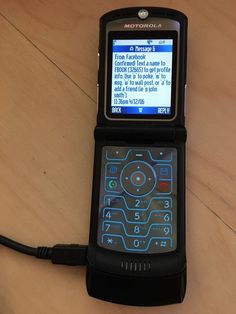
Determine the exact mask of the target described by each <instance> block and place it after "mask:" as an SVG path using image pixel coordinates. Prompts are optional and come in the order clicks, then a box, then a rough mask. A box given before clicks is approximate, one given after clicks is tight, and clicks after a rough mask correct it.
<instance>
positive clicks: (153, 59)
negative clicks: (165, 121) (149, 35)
mask: <svg viewBox="0 0 236 314" xmlns="http://www.w3.org/2000/svg"><path fill="white" fill-rule="evenodd" d="M172 59H173V39H113V40H112V80H111V113H112V114H125V115H126V114H135V115H136V114H139V115H142V114H154V115H155V114H157V115H169V114H171V87H172V86H171V85H172V83H171V82H172Z"/></svg>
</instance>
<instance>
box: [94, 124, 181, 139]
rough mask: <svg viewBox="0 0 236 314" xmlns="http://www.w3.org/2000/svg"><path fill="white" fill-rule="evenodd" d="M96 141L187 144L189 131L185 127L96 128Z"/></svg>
mask: <svg viewBox="0 0 236 314" xmlns="http://www.w3.org/2000/svg"><path fill="white" fill-rule="evenodd" d="M94 136H95V139H106V140H124V141H145V142H156V141H158V142H164V141H165V142H185V141H186V139H187V131H186V128H185V127H152V126H149V127H134V126H132V127H124V126H122V127H118V126H106V127H100V126H96V128H95V130H94Z"/></svg>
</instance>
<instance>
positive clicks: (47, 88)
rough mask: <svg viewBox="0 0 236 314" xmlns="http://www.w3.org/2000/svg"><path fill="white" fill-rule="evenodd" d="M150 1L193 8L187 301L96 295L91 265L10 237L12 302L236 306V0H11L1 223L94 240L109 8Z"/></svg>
mask: <svg viewBox="0 0 236 314" xmlns="http://www.w3.org/2000/svg"><path fill="white" fill-rule="evenodd" d="M144 2H145V5H153V6H166V7H171V8H176V9H179V10H181V11H183V12H185V13H186V14H187V16H188V17H189V41H188V43H189V47H188V94H187V117H186V119H187V121H186V122H187V129H188V143H187V254H188V289H187V295H186V298H185V301H184V303H183V304H180V305H171V306H165V307H154V308H139V307H129V306H123V305H116V304H111V303H108V302H103V301H100V300H96V299H93V298H91V297H89V296H88V295H87V292H86V287H85V269H84V268H70V267H63V266H54V265H51V264H50V263H48V262H47V261H40V260H36V259H34V258H31V257H28V256H24V255H21V254H19V253H16V252H14V251H11V250H9V249H7V248H4V247H0V313H1V314H41V313H42V314H54V313H56V314H67V313H68V314H73V313H81V314H87V313H88V314H154V313H155V314H164V313H165V314H166V313H168V314H170V313H171V314H172V313H173V314H180V313H181V314H195V313H196V314H200V313H201V314H210V313H212V314H213V313H214V314H233V313H236V240H235V230H236V212H235V210H236V160H235V158H236V122H235V121H236V57H235V51H236V35H235V34H236V16H235V11H236V2H235V1H234V0H227V1H223V0H204V1H203V0H200V1H194V0H188V1H187V0H186V1H184V0H179V1H171V0H169V1H168V0H166V1H136V0H133V1H131V0H129V1H124V0H116V1H115V0H109V1H105V0H99V1H95V0H94V1H88V0H87V1H82V0H81V1H79V0H58V1H56V0H32V1H30V0H7V1H6V0H0V109H1V110H0V199H1V202H0V233H1V234H4V235H6V236H9V237H12V238H14V239H17V240H19V241H22V242H23V243H26V244H29V245H33V246H38V245H53V244H55V243H73V242H74V243H87V241H88V230H89V215H90V200H91V184H92V182H91V180H92V163H93V147H94V141H93V128H94V126H95V119H96V74H97V73H96V72H97V44H98V20H99V17H100V15H102V14H103V13H104V12H106V11H109V10H111V9H115V8H119V7H125V6H136V5H143V4H144Z"/></svg>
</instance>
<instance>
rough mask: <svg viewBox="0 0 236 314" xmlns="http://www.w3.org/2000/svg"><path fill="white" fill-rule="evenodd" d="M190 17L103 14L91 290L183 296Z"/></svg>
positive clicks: (123, 296)
mask: <svg viewBox="0 0 236 314" xmlns="http://www.w3.org/2000/svg"><path fill="white" fill-rule="evenodd" d="M186 51H187V17H186V16H185V15H184V14H183V13H181V12H179V11H176V10H172V9H167V8H154V7H147V8H141V7H135V8H124V9H119V10H115V11H111V12H108V13H106V14H105V15H103V16H102V17H101V19H100V42H99V53H98V56H99V57H100V58H99V70H98V115H97V126H96V128H95V144H96V146H95V158H94V177H93V194H92V209H91V225H90V239H89V247H88V261H87V262H88V268H87V289H88V293H89V295H91V296H93V297H96V298H99V299H103V300H107V301H111V302H116V303H121V304H130V305H163V304H170V303H178V302H182V300H183V298H184V295H185V290H186V253H185V142H186V129H185V126H184V119H185V117H184V102H185V89H186Z"/></svg>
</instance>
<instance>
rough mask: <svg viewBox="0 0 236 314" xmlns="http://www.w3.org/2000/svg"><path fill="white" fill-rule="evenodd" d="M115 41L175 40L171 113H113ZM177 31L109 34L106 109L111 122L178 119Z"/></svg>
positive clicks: (118, 32) (113, 32)
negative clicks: (113, 55) (113, 46)
mask: <svg viewBox="0 0 236 314" xmlns="http://www.w3.org/2000/svg"><path fill="white" fill-rule="evenodd" d="M114 39H173V54H172V79H171V106H170V108H171V113H170V114H167V115H162V114H155V115H154V114H117V113H112V112H111V110H112V106H111V89H112V41H113V40H114ZM177 39H178V32H177V31H128V32H127V31H111V32H109V33H108V47H107V48H108V49H107V82H106V89H107V92H106V104H105V105H106V109H105V114H106V116H107V118H108V119H110V120H136V121H145V120H146V121H147V120H159V121H166V120H167V121H170V120H173V119H174V118H175V117H176V114H177V101H176V73H177Z"/></svg>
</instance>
